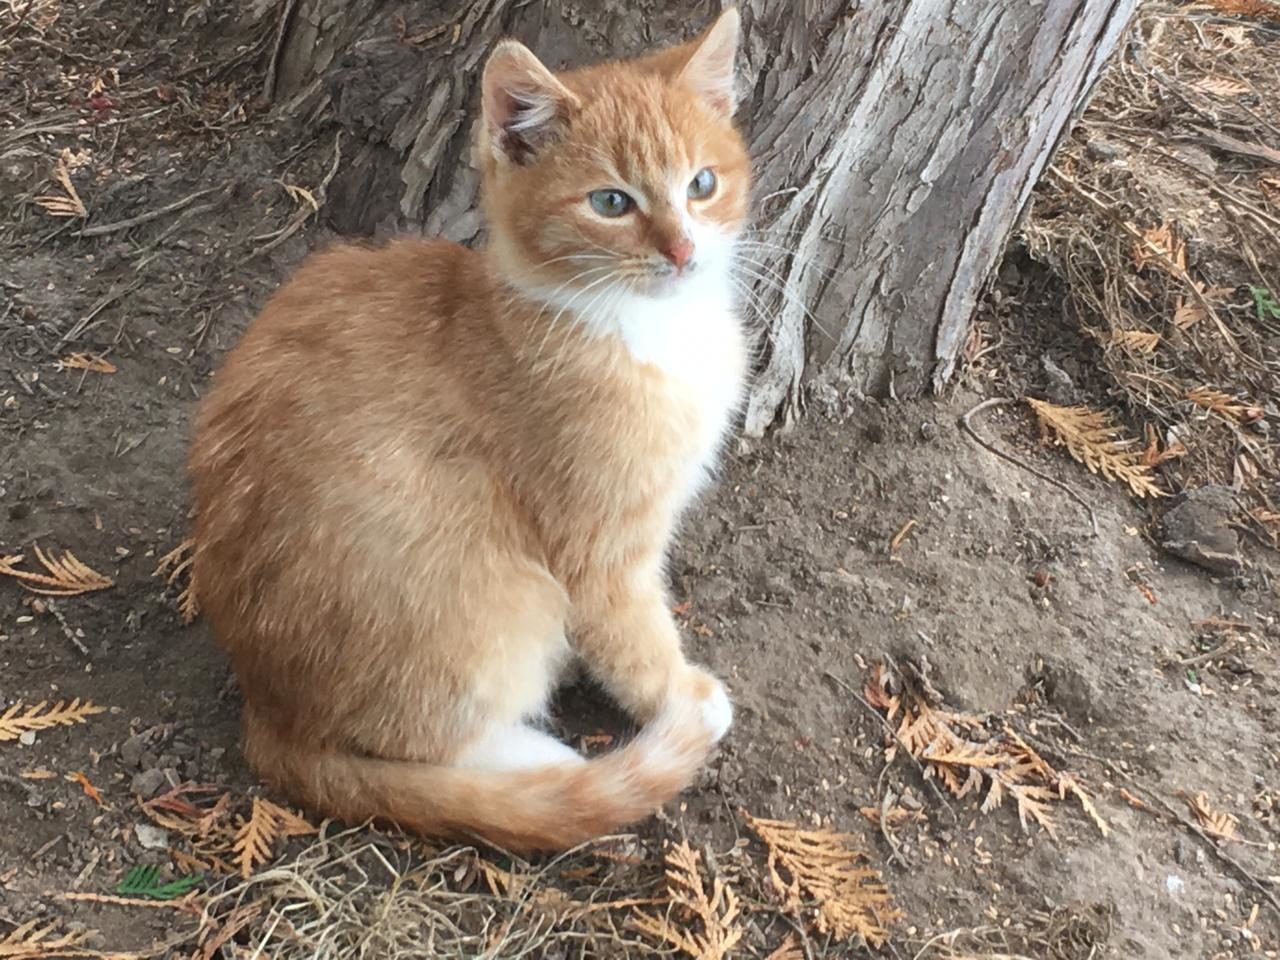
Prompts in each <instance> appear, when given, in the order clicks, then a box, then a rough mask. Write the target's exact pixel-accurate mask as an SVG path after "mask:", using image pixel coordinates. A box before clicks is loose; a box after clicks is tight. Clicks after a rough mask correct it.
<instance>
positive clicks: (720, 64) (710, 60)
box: [679, 7, 741, 118]
mask: <svg viewBox="0 0 1280 960" xmlns="http://www.w3.org/2000/svg"><path fill="white" fill-rule="evenodd" d="M740 23H741V18H740V17H739V16H738V8H737V7H730V8H729V9H728V10H726V11H724V13H722V14H720V16H719V18H718V19H717V20H716V22H715V23H713V24H712V25H711V26H710V27H708V28H707V29H706V31H705V32H704V33H703V34H702V36H701V37H699V38H698V39H697V40H694V41H693V42H692V43H690V44H689V46H690V47H691V48H692V51H693V52H692V53H690V54H689V59H688V60H686V61H685V64H684V67H683V68H682V69H681V70H680V73H679V80H681V81H682V82H683V83H685V84H687V85H688V86H690V87H692V88H693V89H694V91H696V92H697V93H699V94H701V96H702V98H703V99H704V100H706V101H707V103H708V104H710V105H711V107H712V108H713V109H714V110H715V111H716V112H717V113H719V114H721V115H722V116H724V117H726V118H728V117H731V116H733V111H734V108H736V107H737V105H738V98H737V92H736V90H735V86H734V82H733V62H734V58H735V57H736V56H737V54H738V33H739V26H740Z"/></svg>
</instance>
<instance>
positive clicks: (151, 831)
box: [133, 771, 169, 850]
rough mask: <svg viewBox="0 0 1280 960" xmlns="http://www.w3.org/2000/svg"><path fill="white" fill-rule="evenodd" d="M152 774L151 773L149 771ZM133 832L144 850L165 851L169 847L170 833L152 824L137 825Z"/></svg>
mask: <svg viewBox="0 0 1280 960" xmlns="http://www.w3.org/2000/svg"><path fill="white" fill-rule="evenodd" d="M149 772H150V771H149ZM133 832H134V834H136V835H137V837H138V843H139V844H141V845H142V849H143V850H165V849H167V848H168V846H169V831H168V830H163V829H161V828H160V827H157V826H155V825H153V824H150V823H136V824H134V826H133Z"/></svg>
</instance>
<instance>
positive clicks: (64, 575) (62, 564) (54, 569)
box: [0, 544, 115, 597]
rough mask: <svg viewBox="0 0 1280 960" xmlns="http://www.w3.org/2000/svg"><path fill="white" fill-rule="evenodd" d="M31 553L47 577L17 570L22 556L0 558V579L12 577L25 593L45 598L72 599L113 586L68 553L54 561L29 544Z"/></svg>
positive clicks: (37, 547) (112, 582)
mask: <svg viewBox="0 0 1280 960" xmlns="http://www.w3.org/2000/svg"><path fill="white" fill-rule="evenodd" d="M31 549H32V550H33V551H34V552H35V555H36V559H37V560H39V561H40V564H41V566H43V567H44V568H45V570H47V571H48V573H47V574H43V573H32V572H30V571H28V570H19V569H18V564H20V563H22V561H23V560H24V559H25V558H24V557H23V556H22V554H14V555H13V556H8V557H0V576H6V577H13V578H14V579H15V580H17V581H18V582H19V583H20V584H21V585H22V586H23V587H25V588H26V589H27V590H30V591H31V592H32V593H39V594H42V595H44V596H46V597H75V596H79V595H80V594H82V593H93V592H95V591H97V590H106V589H107V588H108V587H112V586H115V583H114V581H112V580H111V578H110V577H104V576H103V575H102V574H100V573H98V572H97V571H96V570H93V569H92V568H90V567H88V566H86V565H85V564H83V563H81V562H80V560H79V559H77V557H76V555H75V554H74V553H72V552H71V551H70V550H68V551H67V552H66V553H64V554H63V555H62V558H61V559H58V558H57V557H56V556H54V555H52V554H46V553H45V552H44V551H43V550H41V549H40V546H39V544H33V545H32V548H31Z"/></svg>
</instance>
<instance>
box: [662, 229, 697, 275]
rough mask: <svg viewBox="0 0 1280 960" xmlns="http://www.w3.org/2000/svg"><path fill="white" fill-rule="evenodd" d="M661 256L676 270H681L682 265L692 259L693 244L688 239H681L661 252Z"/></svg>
mask: <svg viewBox="0 0 1280 960" xmlns="http://www.w3.org/2000/svg"><path fill="white" fill-rule="evenodd" d="M662 255H663V256H664V257H666V258H667V259H668V260H670V261H671V263H672V264H673V265H674V266H675V268H676V269H677V270H683V269H684V265H685V264H686V263H688V262H689V260H690V259H691V258H692V257H693V242H692V241H691V240H690V239H689V238H688V237H681V238H680V239H679V240H676V241H675V242H673V243H672V244H671V246H669V247H667V248H666V249H665V250H663V251H662Z"/></svg>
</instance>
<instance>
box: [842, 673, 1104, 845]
mask: <svg viewBox="0 0 1280 960" xmlns="http://www.w3.org/2000/svg"><path fill="white" fill-rule="evenodd" d="M863 692H864V695H865V697H866V700H867V702H868V703H870V704H871V705H872V706H873V707H875V708H876V709H878V710H882V711H884V713H885V719H886V721H889V720H892V719H893V718H894V716H895V715H897V716H900V717H901V720H900V721H899V722H898V726H897V728H896V730H895V731H894V734H893V737H892V738H891V742H890V743H889V746H888V747H887V750H886V756H887V758H888V759H890V760H891V759H892V758H893V756H894V754H895V752H896V751H897V750H898V749H899V745H901V747H902V748H905V749H906V750H907V752H909V753H910V754H911V756H913V757H914V758H915V759H916V760H918V761H920V763H921V765H922V766H923V767H924V770H925V774H926V776H932V777H936V778H937V779H938V780H939V781H941V783H942V784H943V785H944V786H945V787H946V788H947V789H948V790H949V791H950V792H951V793H952V794H953V795H954V796H955V797H957V798H964V797H966V796H968V795H969V794H971V793H972V794H978V793H981V791H982V790H983V789H984V788H985V789H986V796H985V797H984V798H983V800H982V803H981V805H980V809H981V811H982V812H983V813H990V812H991V811H993V810H996V809H997V808H999V807H1001V806H1003V804H1004V802H1005V799H1006V798H1012V800H1013V802H1014V803H1015V805H1016V806H1017V811H1018V820H1019V822H1020V823H1021V825H1022V828H1023V829H1024V830H1026V829H1027V828H1028V827H1029V826H1030V824H1031V823H1032V822H1034V823H1036V824H1038V825H1039V826H1041V827H1042V828H1043V829H1044V830H1045V832H1046V833H1048V834H1049V835H1050V836H1051V837H1055V838H1056V837H1057V825H1056V823H1055V822H1054V820H1053V816H1052V813H1051V810H1052V804H1053V803H1054V802H1057V801H1061V800H1064V799H1066V798H1067V797H1072V798H1074V799H1075V800H1076V802H1078V803H1079V804H1080V807H1081V809H1082V810H1083V811H1084V812H1085V814H1086V816H1088V817H1089V819H1091V820H1092V821H1093V822H1094V825H1095V826H1097V828H1098V830H1099V831H1100V832H1101V833H1102V835H1103V836H1104V837H1105V836H1107V835H1109V834H1110V832H1111V827H1110V825H1109V824H1108V823H1107V821H1106V820H1104V819H1103V818H1102V815H1101V814H1100V813H1099V812H1098V809H1097V807H1096V806H1095V805H1094V803H1093V798H1092V797H1090V796H1089V794H1088V793H1087V792H1086V791H1085V789H1084V787H1082V786H1081V785H1080V783H1079V781H1077V780H1076V779H1075V778H1074V777H1072V776H1070V775H1068V774H1063V773H1059V772H1058V771H1057V770H1055V769H1054V768H1053V767H1052V766H1051V765H1050V764H1049V763H1048V762H1047V761H1046V760H1045V759H1044V758H1043V757H1041V756H1040V754H1039V753H1037V752H1036V751H1035V749H1033V748H1032V747H1031V745H1030V744H1029V743H1027V742H1026V740H1025V739H1023V738H1022V737H1021V736H1019V735H1018V733H1017V732H1016V731H1015V730H1014V729H1013V728H1012V727H1011V726H1009V725H1008V724H1007V723H1006V724H1003V725H1002V731H1001V733H1000V734H999V735H997V736H992V735H991V734H990V733H989V731H988V723H987V721H986V720H985V719H984V718H982V717H976V716H973V715H971V714H962V713H954V712H951V711H949V710H946V709H944V708H943V707H941V706H935V705H934V704H932V703H930V702H929V701H928V700H927V699H926V698H925V697H924V696H923V695H921V694H920V693H919V692H917V691H915V690H912V689H910V688H909V687H905V686H904V688H903V689H901V690H898V689H895V688H893V683H892V678H891V677H890V675H889V674H888V672H887V671H886V670H885V667H884V665H883V664H876V666H875V667H874V668H873V669H872V671H871V674H870V675H869V676H868V678H867V681H866V684H865V685H864V690H863Z"/></svg>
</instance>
